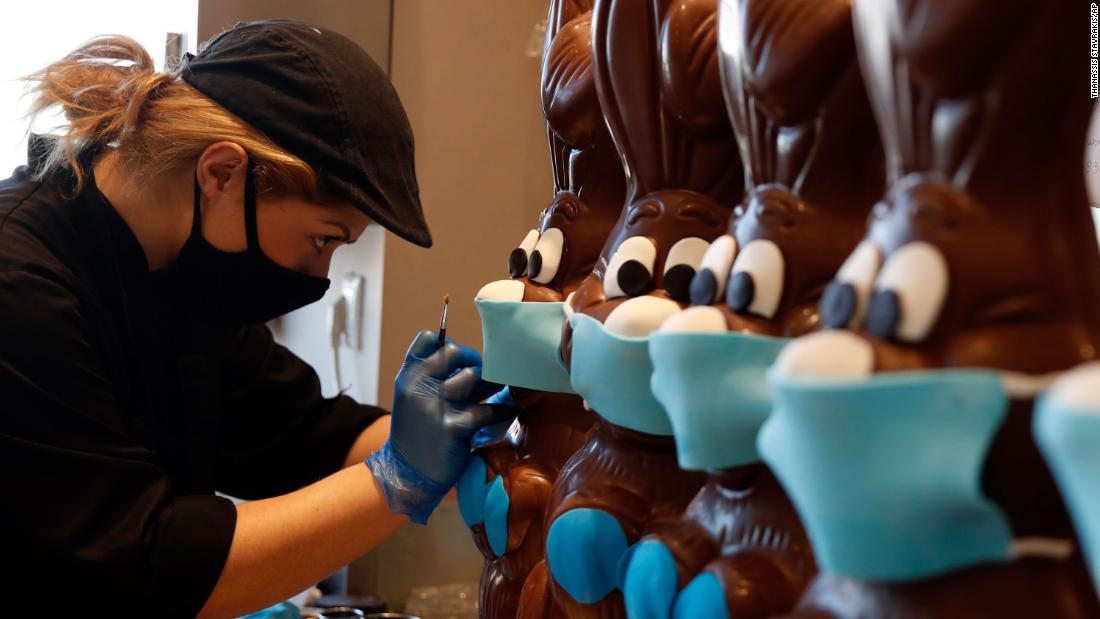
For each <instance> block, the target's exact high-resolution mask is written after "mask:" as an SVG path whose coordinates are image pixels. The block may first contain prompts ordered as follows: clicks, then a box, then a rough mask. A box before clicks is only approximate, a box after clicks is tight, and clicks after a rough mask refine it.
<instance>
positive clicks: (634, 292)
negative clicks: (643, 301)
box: [603, 236, 657, 299]
mask: <svg viewBox="0 0 1100 619" xmlns="http://www.w3.org/2000/svg"><path fill="white" fill-rule="evenodd" d="M656 262H657V246H656V245H654V244H653V241H651V240H649V238H648V237H644V236H633V237H630V238H629V239H626V240H625V241H623V242H622V243H620V244H619V248H618V249H616V250H615V254H614V255H613V256H611V262H609V263H608V265H607V272H606V273H604V276H603V291H604V295H605V296H606V297H607V298H608V299H613V298H615V297H626V296H630V297H636V296H638V295H642V294H645V293H646V292H649V290H650V289H651V288H652V287H653V265H654V264H656Z"/></svg>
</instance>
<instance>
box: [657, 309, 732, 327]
mask: <svg viewBox="0 0 1100 619" xmlns="http://www.w3.org/2000/svg"><path fill="white" fill-rule="evenodd" d="M726 331H727V329H726V316H725V314H723V313H722V310H720V309H718V308H716V307H711V306H709V305H699V306H696V307H689V308H688V309H686V310H684V311H682V312H679V313H677V314H673V315H672V316H670V317H669V318H668V320H666V321H664V322H663V323H661V333H725V332H726Z"/></svg>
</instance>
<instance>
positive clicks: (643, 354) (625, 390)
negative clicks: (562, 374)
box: [571, 314, 672, 436]
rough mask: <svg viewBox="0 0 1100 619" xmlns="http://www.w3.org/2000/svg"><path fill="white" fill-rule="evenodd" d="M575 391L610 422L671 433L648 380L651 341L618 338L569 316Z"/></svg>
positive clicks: (585, 318)
mask: <svg viewBox="0 0 1100 619" xmlns="http://www.w3.org/2000/svg"><path fill="white" fill-rule="evenodd" d="M571 365H572V370H573V371H572V379H573V390H574V391H576V392H577V393H579V394H580V395H581V397H583V398H584V399H585V401H586V402H588V405H589V406H591V407H592V409H593V410H594V411H596V413H598V414H599V415H600V416H601V417H603V418H604V419H606V420H608V421H610V422H611V423H613V424H615V425H618V426H623V427H625V428H629V429H631V430H635V431H637V432H644V433H646V434H657V435H662V436H671V435H672V426H671V425H670V424H669V421H668V415H666V414H665V409H664V408H663V407H662V406H661V403H660V402H658V401H657V399H656V398H654V397H653V392H652V391H650V388H649V380H650V377H651V376H652V374H653V364H652V363H651V362H650V360H649V338H647V337H622V336H619V335H615V334H613V333H611V332H609V331H607V329H605V328H604V326H603V323H601V322H600V321H598V320H596V319H595V318H592V317H591V316H587V315H585V314H574V315H573V356H572V360H571Z"/></svg>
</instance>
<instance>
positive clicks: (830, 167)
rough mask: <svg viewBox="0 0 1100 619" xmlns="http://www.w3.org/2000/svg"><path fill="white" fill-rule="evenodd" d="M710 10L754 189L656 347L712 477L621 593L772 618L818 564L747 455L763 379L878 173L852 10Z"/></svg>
mask: <svg viewBox="0 0 1100 619" xmlns="http://www.w3.org/2000/svg"><path fill="white" fill-rule="evenodd" d="M718 14H719V21H718V23H719V26H718V29H719V35H718V36H719V49H720V52H719V59H720V61H721V67H722V77H723V82H724V87H725V94H726V102H727V106H728V110H729V116H730V119H731V121H732V123H733V127H734V131H735V134H736V136H737V141H738V144H739V146H740V153H741V158H742V160H743V161H744V162H745V178H746V180H747V189H748V193H747V195H746V196H745V199H744V202H743V204H742V206H740V207H738V210H737V212H736V214H735V216H734V218H732V219H731V221H730V228H729V232H728V234H727V235H725V236H723V237H721V238H720V239H719V240H717V241H715V242H714V243H713V244H712V245H711V247H710V248H709V249H708V250H707V253H706V255H705V257H704V259H703V263H702V268H701V269H700V270H699V272H698V274H697V275H696V276H695V278H694V279H693V281H692V285H691V297H692V299H691V300H692V303H693V304H695V306H694V307H692V308H690V309H688V310H686V311H684V312H682V313H680V314H676V315H673V316H672V317H670V318H669V319H667V320H666V321H665V322H664V324H663V325H662V327H661V330H660V332H659V333H657V334H654V335H653V337H652V338H651V341H650V355H651V358H652V360H653V364H654V376H653V389H654V392H655V393H656V395H657V398H658V400H660V401H661V403H662V404H664V406H665V408H666V410H667V411H668V413H669V416H670V419H671V422H672V426H673V430H674V432H675V435H676V444H677V450H678V452H679V459H680V466H681V467H683V468H685V469H690V470H706V471H708V472H709V475H708V479H707V483H706V485H705V486H704V487H703V489H702V490H701V491H700V492H699V494H698V495H696V497H695V498H694V499H693V500H692V502H691V504H690V505H689V506H688V508H687V511H686V512H685V513H684V515H683V517H682V518H681V519H679V520H678V521H675V522H671V523H667V524H665V525H663V526H661V527H659V528H658V529H657V533H656V534H655V535H653V536H651V537H649V538H646V539H645V540H643V542H642V543H641V544H639V545H638V548H637V549H636V550H635V551H634V553H633V555H632V558H631V562H630V565H629V568H628V570H627V574H626V579H625V585H624V593H625V596H626V604H627V609H628V610H629V613H630V616H631V617H632V618H637V619H641V618H646V617H653V618H658V617H662V618H663V617H669V616H676V617H720V616H730V617H737V618H739V619H754V618H763V617H770V616H772V615H774V614H775V613H779V612H785V611H788V610H790V609H791V608H792V607H793V606H794V604H795V602H796V601H797V600H798V597H799V595H800V594H801V593H802V590H803V588H804V587H805V586H806V584H808V583H809V581H810V579H811V578H812V577H813V576H814V574H815V573H816V566H815V563H814V559H813V554H812V551H811V549H810V544H809V540H808V539H807V538H806V533H805V531H804V530H803V528H802V525H801V523H800V521H799V518H798V515H797V514H796V513H795V510H794V507H793V505H791V503H790V501H789V499H788V498H787V496H786V494H785V493H784V491H783V489H782V488H781V487H780V485H779V484H778V482H777V481H776V480H775V478H774V477H773V475H772V473H771V472H770V471H769V470H768V467H767V466H765V465H764V464H762V463H761V462H760V461H759V456H758V454H757V452H756V445H755V442H756V441H755V438H756V434H757V431H758V429H759V427H760V424H761V423H762V422H763V421H764V419H765V418H766V417H767V414H768V413H769V412H770V408H771V405H770V404H771V403H770V398H769V395H768V393H767V389H766V388H764V385H765V384H766V383H765V379H764V375H765V371H766V370H767V368H768V367H769V366H770V365H771V363H772V362H773V361H774V359H775V356H776V355H777V354H778V352H779V350H780V348H781V347H782V346H783V344H784V343H785V342H786V341H787V339H786V338H788V337H794V336H799V335H802V334H804V333H806V332H808V331H810V330H812V329H813V328H815V327H816V326H817V325H818V322H819V316H818V312H817V302H818V299H819V298H820V296H821V293H822V291H823V290H824V289H825V286H826V285H828V283H829V282H830V281H831V280H832V276H833V274H834V273H835V272H836V270H837V268H838V267H839V266H840V265H841V263H842V262H843V261H844V259H845V257H847V255H848V253H850V252H851V250H852V249H853V248H854V247H855V246H856V244H857V243H858V242H859V238H860V236H861V234H862V232H863V229H864V226H865V222H866V219H867V215H868V213H869V212H870V210H871V206H872V205H873V204H874V202H875V200H876V199H877V198H878V197H879V196H881V194H882V190H883V183H884V179H883V175H884V170H883V164H882V149H881V146H880V144H879V141H878V137H877V130H876V127H875V124H874V118H873V116H872V114H871V109H870V105H869V103H868V101H867V97H866V94H865V91H864V87H863V82H862V79H861V76H860V73H859V66H858V62H857V59H856V54H855V41H854V38H853V35H852V20H851V8H850V3H849V2H848V1H847V0H825V1H822V0H722V1H721V3H720V6H719V9H718ZM738 249H740V251H738ZM681 590H682V591H681Z"/></svg>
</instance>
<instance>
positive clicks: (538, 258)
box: [527, 249, 542, 279]
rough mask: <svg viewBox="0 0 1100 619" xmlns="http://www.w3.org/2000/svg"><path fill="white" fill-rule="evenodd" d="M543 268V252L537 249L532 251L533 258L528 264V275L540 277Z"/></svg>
mask: <svg viewBox="0 0 1100 619" xmlns="http://www.w3.org/2000/svg"><path fill="white" fill-rule="evenodd" d="M541 270H542V252H540V251H539V250H537V249H536V250H535V251H533V252H531V260H530V262H529V263H528V264H527V276H528V277H530V278H532V279H534V278H535V277H538V274H539V271H541Z"/></svg>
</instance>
